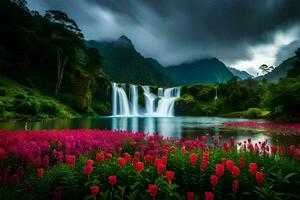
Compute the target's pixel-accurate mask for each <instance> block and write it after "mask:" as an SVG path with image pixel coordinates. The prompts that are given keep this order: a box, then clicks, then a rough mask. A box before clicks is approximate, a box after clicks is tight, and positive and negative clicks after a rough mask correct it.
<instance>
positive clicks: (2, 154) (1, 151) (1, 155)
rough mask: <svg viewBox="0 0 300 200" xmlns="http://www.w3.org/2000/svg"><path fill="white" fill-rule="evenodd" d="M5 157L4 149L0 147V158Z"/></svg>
mask: <svg viewBox="0 0 300 200" xmlns="http://www.w3.org/2000/svg"><path fill="white" fill-rule="evenodd" d="M4 157H5V150H4V149H2V148H0V160H1V159H3V158H4Z"/></svg>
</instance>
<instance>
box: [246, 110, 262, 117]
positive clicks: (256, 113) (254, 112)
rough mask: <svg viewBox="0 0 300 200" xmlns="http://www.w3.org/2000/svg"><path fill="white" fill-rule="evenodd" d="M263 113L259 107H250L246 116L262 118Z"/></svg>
mask: <svg viewBox="0 0 300 200" xmlns="http://www.w3.org/2000/svg"><path fill="white" fill-rule="evenodd" d="M261 114H262V110H261V109H259V108H249V109H248V110H247V113H246V116H247V118H254V119H256V118H260V116H261Z"/></svg>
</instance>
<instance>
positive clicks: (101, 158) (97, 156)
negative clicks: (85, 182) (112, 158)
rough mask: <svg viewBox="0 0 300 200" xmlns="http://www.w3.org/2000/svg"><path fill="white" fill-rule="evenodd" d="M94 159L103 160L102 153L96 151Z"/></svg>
mask: <svg viewBox="0 0 300 200" xmlns="http://www.w3.org/2000/svg"><path fill="white" fill-rule="evenodd" d="M96 160H97V162H101V161H102V160H104V153H96Z"/></svg>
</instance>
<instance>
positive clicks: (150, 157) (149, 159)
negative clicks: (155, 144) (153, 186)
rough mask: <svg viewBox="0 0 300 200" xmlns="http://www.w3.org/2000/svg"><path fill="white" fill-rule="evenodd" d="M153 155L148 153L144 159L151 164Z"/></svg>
mask: <svg viewBox="0 0 300 200" xmlns="http://www.w3.org/2000/svg"><path fill="white" fill-rule="evenodd" d="M152 159H153V157H152V156H151V155H150V154H147V155H146V156H145V157H144V160H145V161H146V163H147V164H150V163H151V161H152Z"/></svg>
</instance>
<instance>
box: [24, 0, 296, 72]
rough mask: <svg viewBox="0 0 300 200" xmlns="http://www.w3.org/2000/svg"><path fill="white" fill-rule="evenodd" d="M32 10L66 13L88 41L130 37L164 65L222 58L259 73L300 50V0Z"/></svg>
mask: <svg viewBox="0 0 300 200" xmlns="http://www.w3.org/2000/svg"><path fill="white" fill-rule="evenodd" d="M28 6H29V8H31V9H33V10H37V11H39V12H40V13H41V14H43V13H44V11H45V10H49V9H57V10H61V11H63V12H65V13H67V14H68V16H69V17H71V18H73V19H74V20H75V21H76V22H77V24H78V26H79V27H80V28H81V29H82V32H83V33H84V35H85V38H86V39H88V40H90V39H93V40H116V39H117V38H118V37H120V36H121V35H126V36H127V37H129V38H130V39H131V41H132V42H133V44H134V45H135V47H136V49H137V50H138V51H140V52H141V53H142V54H143V55H144V56H146V57H153V58H155V59H157V60H158V61H159V62H160V63H161V64H163V65H165V66H168V65H174V64H179V63H182V62H185V61H191V60H194V59H200V58H207V57H217V58H219V59H220V60H221V61H223V62H224V63H225V64H226V65H228V66H231V67H235V68H238V69H241V70H247V71H248V72H250V73H252V74H256V73H257V72H258V67H259V66H260V65H261V64H267V65H274V66H277V65H278V64H280V62H282V61H283V60H284V59H285V58H287V57H288V56H293V54H294V53H293V52H294V50H295V47H297V46H298V47H300V41H299V39H300V38H299V36H300V25H299V24H300V23H299V22H300V0H28Z"/></svg>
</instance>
